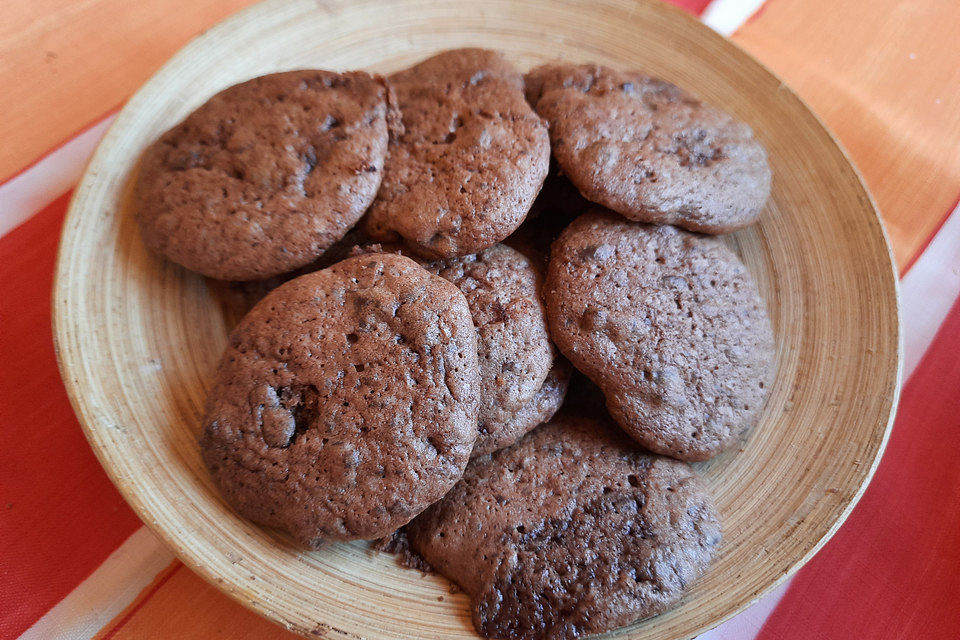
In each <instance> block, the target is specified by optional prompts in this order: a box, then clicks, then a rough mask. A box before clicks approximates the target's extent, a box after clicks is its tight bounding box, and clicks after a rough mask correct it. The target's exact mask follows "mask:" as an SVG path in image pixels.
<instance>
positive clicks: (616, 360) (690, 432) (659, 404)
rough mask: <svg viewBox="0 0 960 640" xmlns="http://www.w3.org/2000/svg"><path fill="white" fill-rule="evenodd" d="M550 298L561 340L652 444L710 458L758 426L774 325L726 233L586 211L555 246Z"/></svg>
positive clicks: (630, 427)
mask: <svg viewBox="0 0 960 640" xmlns="http://www.w3.org/2000/svg"><path fill="white" fill-rule="evenodd" d="M544 301H545V302H546V305H547V316H548V319H549V322H550V329H551V336H552V337H553V339H554V341H555V342H556V344H557V346H558V347H559V348H560V350H561V351H562V352H563V354H564V355H565V356H567V358H569V359H570V361H571V362H572V363H573V365H574V366H575V367H577V368H578V369H579V370H580V371H582V372H583V373H584V374H586V375H587V376H588V377H589V378H590V379H591V380H593V381H594V382H595V383H596V384H597V385H598V386H599V387H600V388H601V389H602V390H603V393H604V395H605V397H606V402H607V407H608V409H609V410H610V413H611V415H612V416H613V417H614V419H615V420H616V421H617V422H618V423H619V424H620V426H621V427H623V429H624V430H625V431H626V432H627V433H629V434H630V435H631V436H632V437H633V438H635V439H636V440H637V441H638V442H640V443H641V444H642V445H643V446H645V447H647V448H648V449H650V450H651V451H655V452H657V453H662V454H664V455H669V456H673V457H676V458H680V459H681V460H705V459H707V458H710V457H712V456H714V455H716V454H717V453H719V452H720V451H722V450H723V449H724V448H725V447H727V446H729V445H730V444H732V443H733V442H735V441H736V440H737V439H738V438H739V437H740V436H741V435H742V434H743V433H744V432H745V431H747V430H748V429H750V428H751V427H752V426H753V425H754V424H755V423H756V421H757V418H758V416H759V414H760V411H761V409H762V407H763V404H764V402H765V399H766V396H767V392H768V389H769V386H770V382H771V379H772V374H773V370H774V344H773V333H772V330H771V327H770V320H769V318H768V317H767V313H766V309H765V307H764V304H763V301H762V300H761V298H760V295H759V293H758V291H757V287H756V285H755V284H754V282H753V280H752V278H751V277H750V275H749V273H747V270H746V268H745V267H744V266H743V264H742V263H741V262H740V260H739V258H737V256H736V255H735V254H734V253H733V252H732V251H730V250H729V249H728V248H727V247H726V246H725V245H724V244H723V243H722V242H721V241H720V240H719V239H717V238H711V237H709V236H702V235H699V234H694V233H689V232H687V231H683V230H680V229H677V228H675V227H670V226H653V225H645V224H640V223H636V222H630V221H627V220H624V219H623V218H621V217H619V216H617V215H614V214H612V213H609V212H591V213H587V214H584V215H583V216H580V217H579V218H577V219H576V220H575V221H574V222H573V223H572V224H571V225H570V226H569V227H567V229H565V230H564V232H563V233H562V234H561V235H560V237H559V238H558V239H557V240H556V242H554V244H553V248H552V253H551V259H550V265H549V268H548V272H547V280H546V283H545V285H544Z"/></svg>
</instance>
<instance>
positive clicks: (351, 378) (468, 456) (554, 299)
mask: <svg viewBox="0 0 960 640" xmlns="http://www.w3.org/2000/svg"><path fill="white" fill-rule="evenodd" d="M551 156H552V158H551ZM769 190H770V168H769V166H768V164H767V159H766V153H765V151H764V149H763V147H762V146H761V145H760V143H759V142H758V141H757V140H756V139H754V137H753V134H752V132H751V130H750V128H749V127H747V126H746V125H744V124H742V123H739V122H737V121H736V120H734V119H733V118H731V117H730V116H729V115H727V114H725V113H723V112H722V111H720V110H718V109H715V108H713V107H711V106H709V105H706V104H704V103H703V102H701V101H699V100H698V99H696V98H695V97H693V96H691V95H690V94H688V93H686V92H684V91H682V90H681V89H678V88H677V87H675V86H673V85H671V84H668V83H666V82H663V81H660V80H656V79H652V78H649V77H647V76H644V75H642V74H639V73H623V72H619V71H614V70H612V69H608V68H605V67H602V66H597V65H571V64H549V65H545V66H541V67H538V68H535V69H533V70H532V71H530V72H529V73H527V74H526V76H524V75H522V74H520V73H519V72H518V71H517V70H516V69H514V68H513V67H512V66H511V65H510V64H509V63H508V62H507V61H506V60H505V59H504V58H503V57H502V56H501V55H500V54H498V53H496V52H493V51H487V50H481V49H463V50H456V51H448V52H444V53H441V54H439V55H436V56H434V57H432V58H430V59H428V60H425V61H424V62H421V63H420V64H418V65H416V66H414V67H412V68H410V69H407V70H404V71H400V72H398V73H395V74H393V75H391V76H389V77H387V78H381V77H378V76H372V75H369V74H367V73H363V72H350V73H333V72H327V71H292V72H286V73H278V74H273V75H269V76H264V77H261V78H255V79H253V80H250V81H248V82H245V83H243V84H240V85H236V86H234V87H230V88H228V89H226V90H225V91H223V92H221V93H219V94H217V95H216V96H214V97H213V98H211V99H210V100H209V101H208V102H207V103H206V104H204V105H203V106H202V107H200V108H199V109H198V110H197V111H195V112H194V113H192V114H191V115H190V116H189V117H187V118H186V120H184V121H183V122H182V123H180V124H179V125H177V126H176V127H174V128H173V129H171V130H170V131H168V132H167V133H166V134H164V135H163V136H162V137H161V138H160V139H159V140H158V141H157V142H156V143H154V144H153V145H152V146H151V147H150V148H149V149H148V150H147V151H146V153H145V155H144V157H143V159H142V162H141V165H140V168H139V172H138V175H137V177H136V184H135V207H136V215H137V217H138V221H139V223H140V226H141V229H142V232H143V237H144V240H145V242H146V244H147V245H148V246H149V247H150V248H151V249H153V250H154V251H156V252H158V253H160V254H162V255H164V256H166V257H167V258H169V259H170V260H172V261H174V262H176V263H178V264H180V265H182V266H184V267H186V268H188V269H191V270H194V271H198V272H200V273H202V274H204V275H206V276H208V277H210V278H213V279H217V280H219V281H234V282H240V283H242V284H236V285H229V286H227V289H232V290H233V291H234V292H238V291H239V292H241V293H242V294H243V296H242V298H243V300H245V301H248V302H250V303H251V304H252V303H253V301H254V300H253V299H258V301H256V303H255V304H252V308H251V309H249V311H248V312H247V313H245V315H244V316H243V318H242V319H241V320H240V321H239V323H238V324H237V326H236V328H235V329H234V330H233V332H232V334H231V335H230V339H229V344H228V346H227V349H226V351H225V353H224V354H223V357H222V359H221V362H220V365H219V368H218V370H217V373H216V378H215V380H214V383H213V386H212V388H211V390H210V393H209V396H208V399H207V403H206V408H205V415H204V419H203V425H202V434H201V436H200V448H201V451H202V454H203V459H204V461H205V462H206V465H207V467H208V468H209V470H210V473H211V475H212V477H213V479H214V481H215V483H216V485H217V486H218V487H219V489H220V491H221V492H222V494H223V496H224V498H225V499H226V500H227V501H228V502H229V503H230V505H232V506H233V507H234V508H235V509H236V510H237V511H238V512H239V513H240V514H242V515H243V516H245V517H247V518H249V519H251V520H253V521H255V522H258V523H260V524H263V525H266V526H270V527H276V528H279V529H282V530H284V531H286V532H288V533H289V534H290V535H291V536H292V537H293V538H294V539H296V541H297V542H298V543H299V544H301V545H304V546H306V547H310V548H317V547H319V546H321V545H322V544H323V543H324V542H325V541H336V540H351V539H381V538H391V537H392V538H391V539H392V540H393V542H394V543H397V541H401V540H402V541H403V544H409V548H410V549H411V553H414V554H416V556H417V559H418V560H417V561H418V563H419V566H426V565H429V566H430V567H432V568H433V569H434V570H436V571H438V572H440V573H442V574H443V575H445V576H447V577H448V578H450V579H451V580H453V581H454V582H456V583H457V584H458V585H459V586H460V587H461V588H462V589H463V590H465V591H466V592H467V593H469V594H470V596H471V598H472V602H473V607H474V611H473V614H474V624H475V626H476V628H477V630H478V631H479V632H480V633H481V634H482V635H484V636H486V637H492V638H500V637H503V638H507V637H509V638H573V637H578V636H580V635H585V634H592V633H598V632H601V631H605V630H609V629H613V628H616V627H619V626H622V625H625V624H629V623H631V622H633V621H636V620H639V619H642V618H645V617H649V616H652V615H656V614H658V613H661V612H663V611H665V610H666V609H668V608H670V607H671V606H673V605H674V604H675V603H676V602H677V601H678V600H679V599H680V598H681V596H682V595H683V593H684V592H685V591H686V590H687V589H688V588H689V587H690V585H691V584H692V583H693V582H694V581H695V580H696V579H697V578H698V577H699V576H700V575H702V574H703V573H704V572H705V571H706V570H707V569H708V567H709V565H710V563H711V561H712V560H713V558H714V557H715V555H716V553H717V548H718V545H719V543H720V538H721V535H720V525H719V522H718V518H717V514H716V510H715V508H714V506H713V503H712V500H711V498H710V496H709V495H708V494H707V492H706V491H705V489H704V486H703V485H702V483H701V482H700V481H699V479H698V478H697V475H696V473H695V472H694V471H693V470H692V469H691V467H690V466H689V464H688V462H690V461H697V460H706V459H708V458H710V457H712V456H714V455H716V454H717V453H719V452H721V451H723V450H724V449H726V448H729V447H731V446H734V445H735V444H736V443H738V442H739V441H740V440H741V438H742V437H743V435H744V434H745V433H746V432H747V431H748V430H749V429H750V428H751V427H752V426H753V425H754V424H755V423H756V422H757V419H758V416H759V414H760V412H761V410H762V408H763V405H764V401H765V398H766V395H767V393H768V391H769V388H770V385H771V382H772V375H773V364H772V363H773V355H774V348H773V335H772V331H771V327H770V322H769V320H768V317H767V314H766V311H765V308H764V304H763V301H762V300H761V298H760V296H759V294H758V291H757V287H756V285H755V283H754V282H753V280H752V279H751V277H750V275H749V273H748V272H747V270H746V269H745V268H744V265H743V264H742V263H741V262H740V260H739V259H738V258H737V256H736V255H735V254H734V253H732V252H731V251H730V250H729V249H728V248H727V247H726V245H725V244H724V243H723V242H722V241H721V240H719V239H718V238H716V237H714V236H715V235H716V234H722V233H727V232H731V231H735V230H737V229H740V228H743V227H744V226H747V225H750V224H752V223H753V222H755V221H756V219H757V216H758V215H759V213H760V211H761V209H762V208H763V205H764V203H765V201H766V198H767V196H768V194H769ZM260 298H262V299H260ZM568 389H569V393H568ZM598 399H599V400H598ZM734 463H735V461H734ZM395 546H396V544H395ZM424 563H425V564H424Z"/></svg>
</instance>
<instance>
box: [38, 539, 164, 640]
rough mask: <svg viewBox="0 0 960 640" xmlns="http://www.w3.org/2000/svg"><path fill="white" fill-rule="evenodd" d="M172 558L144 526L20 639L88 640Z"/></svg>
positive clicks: (125, 605)
mask: <svg viewBox="0 0 960 640" xmlns="http://www.w3.org/2000/svg"><path fill="white" fill-rule="evenodd" d="M173 559H174V556H173V554H172V553H171V552H170V550H169V549H167V547H166V545H164V544H163V543H162V542H161V541H160V539H159V538H157V537H156V536H155V535H154V534H153V532H152V531H150V530H149V529H147V528H146V527H140V528H139V529H137V530H136V531H135V532H133V535H131V536H130V537H129V538H127V539H126V541H125V542H124V543H123V544H121V545H120V546H119V547H117V549H116V550H115V551H114V552H113V553H111V554H110V555H109V556H108V557H107V559H106V560H105V561H104V562H103V564H101V565H100V566H99V567H97V569H96V570H95V571H94V572H93V573H91V574H90V575H89V576H88V577H87V579H86V580H84V581H83V582H81V583H80V585H79V586H77V588H76V589H74V590H73V591H71V592H70V593H69V594H68V595H67V597H66V598H64V599H63V600H61V601H60V602H59V603H57V604H56V605H55V606H54V607H53V608H52V609H50V610H49V611H47V613H46V614H44V616H43V617H42V618H40V619H39V620H37V622H36V623H34V625H33V626H32V627H30V628H29V629H27V630H26V631H25V632H24V633H23V635H21V636H20V640H86V639H87V638H91V637H93V635H94V634H96V633H97V632H98V631H100V629H102V628H103V627H104V625H106V624H107V623H108V622H110V621H111V620H112V619H113V618H114V617H116V616H117V615H118V614H119V613H120V612H121V611H123V610H124V609H126V608H127V606H128V605H129V604H130V603H131V602H133V600H134V599H135V598H136V597H137V596H138V595H139V594H140V592H141V591H143V590H144V588H146V586H147V585H149V584H150V582H151V581H152V580H153V579H154V578H155V577H156V575H157V574H158V573H160V572H161V571H162V570H163V569H164V568H165V567H167V566H168V565H169V564H170V563H171V562H173Z"/></svg>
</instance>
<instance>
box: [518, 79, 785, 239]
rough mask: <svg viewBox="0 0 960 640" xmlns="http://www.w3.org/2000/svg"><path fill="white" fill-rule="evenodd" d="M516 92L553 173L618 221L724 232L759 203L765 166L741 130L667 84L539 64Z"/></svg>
mask: <svg viewBox="0 0 960 640" xmlns="http://www.w3.org/2000/svg"><path fill="white" fill-rule="evenodd" d="M526 91H527V96H528V99H529V100H530V101H531V103H532V104H533V105H534V107H535V108H536V110H537V113H539V114H540V115H541V116H543V117H544V118H546V120H547V121H548V123H549V125H550V138H551V141H552V143H553V154H554V156H555V157H556V159H557V161H558V162H559V164H560V167H561V169H562V170H563V172H564V173H565V174H566V175H567V176H568V177H569V178H570V180H571V181H572V182H573V183H574V184H575V185H576V186H577V188H578V189H579V190H580V192H581V193H583V195H584V197H586V198H587V199H589V200H592V201H593V202H598V203H600V204H602V205H604V206H606V207H609V208H610V209H612V210H614V211H617V212H618V213H620V214H622V215H624V216H626V217H627V218H630V219H632V220H640V221H643V222H654V223H658V224H676V225H679V226H681V227H684V228H686V229H689V230H692V231H700V232H704V233H726V232H729V231H734V230H736V229H739V228H741V227H744V226H746V225H749V224H752V223H753V222H754V221H755V220H756V219H757V216H758V215H759V213H760V210H761V209H762V208H763V205H764V203H765V202H766V200H767V196H768V195H769V193H770V176H771V174H770V166H769V165H768V163H767V154H766V151H765V150H764V148H763V146H762V145H761V144H760V142H759V141H758V140H756V138H754V137H753V132H752V131H751V130H750V127H748V126H747V125H745V124H743V123H742V122H738V121H736V120H734V119H733V118H732V117H730V116H729V115H728V114H726V113H724V112H723V111H720V110H719V109H716V108H714V107H712V106H710V105H708V104H704V103H703V102H701V101H700V100H698V99H697V98H695V97H694V96H692V95H691V94H689V93H687V92H685V91H683V90H682V89H679V88H677V87H676V86H674V85H672V84H670V83H668V82H664V81H662V80H657V79H653V78H649V77H647V76H645V75H642V74H639V73H633V72H631V73H625V72H620V71H615V70H613V69H609V68H607V67H602V66H599V65H592V64H586V65H570V64H548V65H544V66H541V67H537V68H535V69H533V70H532V71H530V73H529V74H528V75H527V77H526Z"/></svg>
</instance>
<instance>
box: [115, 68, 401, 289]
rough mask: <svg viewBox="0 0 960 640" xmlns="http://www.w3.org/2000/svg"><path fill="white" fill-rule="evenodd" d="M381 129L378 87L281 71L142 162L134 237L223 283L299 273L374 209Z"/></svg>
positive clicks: (244, 87) (352, 76) (225, 101)
mask: <svg viewBox="0 0 960 640" xmlns="http://www.w3.org/2000/svg"><path fill="white" fill-rule="evenodd" d="M393 119H396V116H395V115H393ZM387 129H388V107H387V89H386V88H385V86H384V83H383V81H382V80H381V79H378V78H374V77H371V76H370V75H368V74H366V73H362V72H351V73H344V74H338V73H332V72H329V71H290V72H287V73H277V74H273V75H268V76H263V77H260V78H254V79H253V80H250V81H248V82H244V83H242V84H238V85H235V86H233V87H230V88H228V89H226V90H224V91H222V92H220V93H218V94H217V95H215V96H214V97H212V98H211V99H210V100H209V101H207V103H206V104H204V105H203V106H202V107H200V108H199V109H197V110H196V111H194V112H193V113H192V114H190V116H188V117H187V119H186V120H184V121H183V122H182V123H180V124H179V125H177V126H176V127H174V128H173V129H171V130H170V131H168V132H167V133H165V134H164V135H163V136H162V137H161V138H160V139H159V140H158V141H157V142H156V143H154V144H153V145H152V146H151V147H149V148H148V149H147V150H146V152H145V153H144V156H143V160H142V163H141V167H140V170H139V174H138V176H137V181H136V185H135V195H134V198H135V207H136V214H137V220H138V221H139V223H140V226H141V230H142V232H143V239H144V241H145V242H146V244H147V246H148V247H150V248H151V249H152V250H154V251H156V252H157V253H160V254H162V255H164V256H166V257H167V258H169V259H170V260H172V261H174V262H176V263H178V264H181V265H183V266H185V267H187V268H188V269H192V270H193V271H199V272H200V273H203V274H204V275H207V276H210V277H212V278H218V279H222V280H257V279H263V278H269V277H271V276H275V275H277V274H281V273H285V272H288V271H292V270H294V269H296V268H297V267H301V266H303V265H305V264H307V263H309V262H312V261H313V260H315V259H316V258H317V257H318V256H319V255H320V254H321V253H323V251H324V250H325V249H326V248H327V247H329V246H330V245H332V244H333V243H334V242H336V241H337V240H339V239H340V238H341V237H343V235H344V234H345V233H346V232H347V230H348V229H350V227H352V226H353V225H354V224H356V222H357V221H358V220H359V219H360V217H361V216H362V215H363V212H364V211H365V210H366V209H367V207H368V206H369V205H370V203H371V202H372V201H373V198H374V196H375V195H376V193H377V189H378V188H379V186H380V181H381V176H382V174H383V162H384V158H385V155H386V150H387V141H388V137H389V136H388V131H387Z"/></svg>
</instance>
